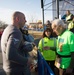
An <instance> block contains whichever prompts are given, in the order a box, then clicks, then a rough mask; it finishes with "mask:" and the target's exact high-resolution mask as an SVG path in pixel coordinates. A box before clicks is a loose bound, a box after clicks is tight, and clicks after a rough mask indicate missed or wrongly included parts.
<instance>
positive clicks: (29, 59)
mask: <svg viewBox="0 0 74 75" xmlns="http://www.w3.org/2000/svg"><path fill="white" fill-rule="evenodd" d="M32 62H33V59H32V58H31V57H29V58H28V63H27V64H28V65H29V66H30V65H31V64H32Z"/></svg>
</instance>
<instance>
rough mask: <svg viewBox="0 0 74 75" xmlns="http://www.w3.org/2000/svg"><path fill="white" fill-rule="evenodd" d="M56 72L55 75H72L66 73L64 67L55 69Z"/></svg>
mask: <svg viewBox="0 0 74 75" xmlns="http://www.w3.org/2000/svg"><path fill="white" fill-rule="evenodd" d="M55 71H56V74H55V75H74V73H66V69H61V68H60V69H58V68H57V69H56V70H55Z"/></svg>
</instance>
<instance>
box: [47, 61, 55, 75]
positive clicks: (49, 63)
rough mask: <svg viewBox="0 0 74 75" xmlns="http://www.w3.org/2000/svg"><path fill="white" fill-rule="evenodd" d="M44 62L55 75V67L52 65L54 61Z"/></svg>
mask: <svg viewBox="0 0 74 75" xmlns="http://www.w3.org/2000/svg"><path fill="white" fill-rule="evenodd" d="M46 62H47V63H48V65H49V66H50V68H51V69H52V71H53V72H54V74H55V68H56V67H55V65H54V63H55V61H46ZM55 75H56V74H55Z"/></svg>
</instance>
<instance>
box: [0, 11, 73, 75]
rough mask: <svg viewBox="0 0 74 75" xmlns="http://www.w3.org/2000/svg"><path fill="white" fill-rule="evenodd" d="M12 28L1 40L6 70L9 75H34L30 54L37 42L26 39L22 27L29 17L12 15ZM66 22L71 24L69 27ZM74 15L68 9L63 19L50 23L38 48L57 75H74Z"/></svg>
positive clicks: (4, 68) (4, 33)
mask: <svg viewBox="0 0 74 75" xmlns="http://www.w3.org/2000/svg"><path fill="white" fill-rule="evenodd" d="M12 20H13V21H12V25H8V26H7V27H6V29H4V31H3V34H2V37H1V50H2V58H3V70H4V73H5V75H31V72H30V65H31V63H32V58H30V56H29V54H28V53H29V52H30V51H32V50H33V46H35V44H34V43H32V42H31V41H27V40H28V39H27V40H26V38H25V39H24V36H23V34H25V33H26V34H27V35H28V32H27V31H26V30H25V32H23V30H22V28H23V26H24V25H25V23H26V17H25V15H24V14H23V13H22V12H19V11H16V12H14V13H13V16H12ZM63 20H66V21H67V27H66V26H65V23H64V21H63ZM73 25H74V16H73V15H72V14H71V13H70V11H69V10H68V11H67V13H66V15H64V16H63V17H62V18H61V20H60V19H55V20H53V21H52V23H50V21H49V20H48V21H47V25H46V28H45V30H44V31H43V34H42V38H41V39H40V41H39V43H38V49H39V50H40V52H41V54H42V55H43V57H44V59H45V60H46V62H47V64H48V65H49V66H50V67H51V69H52V71H53V72H54V74H55V75H73V69H74V33H73V32H74V26H73Z"/></svg>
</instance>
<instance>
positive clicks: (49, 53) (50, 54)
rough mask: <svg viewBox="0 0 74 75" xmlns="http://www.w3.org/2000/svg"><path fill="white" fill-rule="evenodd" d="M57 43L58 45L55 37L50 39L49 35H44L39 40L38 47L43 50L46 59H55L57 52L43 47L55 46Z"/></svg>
mask: <svg viewBox="0 0 74 75" xmlns="http://www.w3.org/2000/svg"><path fill="white" fill-rule="evenodd" d="M55 45H56V40H55V38H52V39H49V38H47V37H44V38H43V39H41V40H40V41H39V44H38V48H39V50H40V51H41V53H42V55H43V57H44V59H45V60H49V61H52V60H55V58H56V52H55V51H54V50H43V47H45V46H49V47H55Z"/></svg>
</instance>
